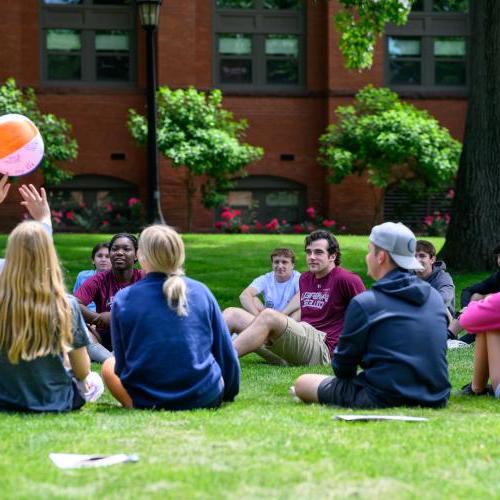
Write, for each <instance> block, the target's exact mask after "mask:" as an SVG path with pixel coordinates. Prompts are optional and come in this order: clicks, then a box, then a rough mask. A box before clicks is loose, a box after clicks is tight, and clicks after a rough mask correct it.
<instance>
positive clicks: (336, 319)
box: [299, 267, 365, 353]
mask: <svg viewBox="0 0 500 500" xmlns="http://www.w3.org/2000/svg"><path fill="white" fill-rule="evenodd" d="M299 288H300V319H301V321H305V322H306V323H309V324H310V325H312V326H314V328H316V330H320V331H321V332H324V333H326V337H325V343H326V345H327V346H328V349H329V350H330V353H332V352H333V350H334V349H335V346H336V345H337V343H338V341H339V336H340V334H341V332H342V329H343V327H344V314H345V311H346V309H347V306H348V305H349V302H350V301H351V299H352V298H353V297H354V296H355V295H357V294H358V293H361V292H364V291H365V285H364V284H363V281H361V278H360V277H359V276H358V275H357V274H354V273H351V272H350V271H347V270H345V269H343V268H341V267H335V268H333V269H332V270H331V271H330V272H329V273H328V274H327V275H326V276H324V277H323V278H320V279H317V278H316V277H315V276H314V274H313V273H311V272H306V273H303V274H302V275H301V276H300V280H299Z"/></svg>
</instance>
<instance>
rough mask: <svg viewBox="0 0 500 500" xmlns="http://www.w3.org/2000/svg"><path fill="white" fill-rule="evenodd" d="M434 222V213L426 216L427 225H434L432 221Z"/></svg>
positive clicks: (425, 222)
mask: <svg viewBox="0 0 500 500" xmlns="http://www.w3.org/2000/svg"><path fill="white" fill-rule="evenodd" d="M433 222H434V217H433V216H432V215H426V216H425V217H424V224H425V225H426V226H432V223H433Z"/></svg>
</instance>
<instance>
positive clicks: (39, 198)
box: [19, 184, 50, 224]
mask: <svg viewBox="0 0 500 500" xmlns="http://www.w3.org/2000/svg"><path fill="white" fill-rule="evenodd" d="M19 193H20V194H21V196H22V198H23V201H22V202H21V205H23V206H24V207H26V209H27V210H28V212H29V213H30V215H31V217H33V219H35V220H36V221H38V222H46V223H48V224H50V207H49V203H48V201H47V194H46V193H45V189H44V188H40V192H38V191H37V189H36V187H35V186H33V184H30V185H29V186H26V185H25V184H23V185H22V186H21V187H20V188H19Z"/></svg>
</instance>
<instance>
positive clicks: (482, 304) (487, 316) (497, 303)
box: [458, 293, 500, 333]
mask: <svg viewBox="0 0 500 500" xmlns="http://www.w3.org/2000/svg"><path fill="white" fill-rule="evenodd" d="M458 321H459V323H460V326H462V328H465V329H466V330H467V331H468V332H470V333H483V332H489V331H500V293H494V294H492V295H489V296H488V297H486V298H485V299H483V300H474V301H471V302H469V305H468V306H467V308H466V309H465V311H464V312H463V313H462V314H461V315H460V319H459V320H458Z"/></svg>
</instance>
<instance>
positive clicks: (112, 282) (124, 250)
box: [75, 233, 144, 362]
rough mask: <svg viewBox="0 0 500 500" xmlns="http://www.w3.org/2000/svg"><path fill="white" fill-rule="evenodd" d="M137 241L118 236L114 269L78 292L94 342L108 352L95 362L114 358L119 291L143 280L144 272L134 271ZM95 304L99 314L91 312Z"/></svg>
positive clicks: (113, 243) (114, 244) (111, 256)
mask: <svg viewBox="0 0 500 500" xmlns="http://www.w3.org/2000/svg"><path fill="white" fill-rule="evenodd" d="M136 253H137V238H136V237H135V236H134V235H133V234H129V233H118V234H115V235H114V236H113V237H112V238H111V241H110V243H109V259H110V261H111V269H110V270H109V271H104V272H102V273H97V274H95V275H94V276H92V277H90V278H89V279H87V280H86V281H85V282H84V283H83V284H82V286H81V287H80V288H79V289H78V290H77V291H76V292H75V297H76V298H77V299H78V300H79V302H80V308H81V310H82V313H83V317H84V318H85V321H86V322H87V323H88V324H89V325H91V327H95V328H92V333H93V335H94V340H95V341H96V342H98V343H100V344H101V345H102V346H103V347H104V348H106V349H107V350H108V352H107V353H106V354H105V355H102V356H101V358H103V359H94V358H92V359H93V360H95V361H99V362H102V361H104V359H107V358H108V357H110V356H111V353H110V352H109V351H111V350H112V343H111V333H110V329H109V328H110V326H109V325H110V319H111V312H110V311H111V305H112V304H113V301H114V298H115V295H116V294H117V293H118V291H119V290H121V289H122V288H125V287H127V286H130V285H132V284H133V283H135V282H136V281H139V280H140V279H142V278H143V276H144V273H143V272H142V270H140V269H134V265H135V263H136V262H137V255H136ZM91 302H95V305H96V311H91V310H90V309H89V308H88V307H87V306H88V305H89V304H90V303H91Z"/></svg>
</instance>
